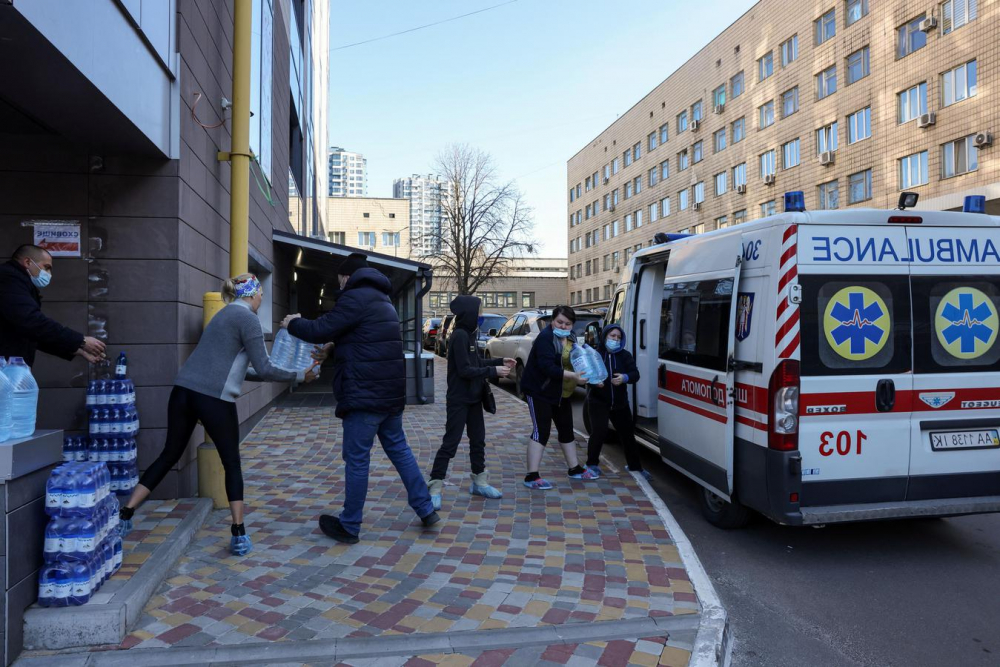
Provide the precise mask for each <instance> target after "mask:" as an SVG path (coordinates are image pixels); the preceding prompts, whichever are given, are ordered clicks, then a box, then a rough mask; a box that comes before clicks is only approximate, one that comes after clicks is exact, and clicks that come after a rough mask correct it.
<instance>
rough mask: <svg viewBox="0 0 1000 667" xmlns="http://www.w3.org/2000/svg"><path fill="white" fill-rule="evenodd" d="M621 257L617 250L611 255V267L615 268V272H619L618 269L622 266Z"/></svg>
mask: <svg viewBox="0 0 1000 667" xmlns="http://www.w3.org/2000/svg"><path fill="white" fill-rule="evenodd" d="M620 257H621V253H620V252H619V251H617V250H615V251H614V252H613V253H611V266H612V267H613V268H614V270H615V271H617V270H618V268H619V267H620V266H621V262H620V261H619V258H620Z"/></svg>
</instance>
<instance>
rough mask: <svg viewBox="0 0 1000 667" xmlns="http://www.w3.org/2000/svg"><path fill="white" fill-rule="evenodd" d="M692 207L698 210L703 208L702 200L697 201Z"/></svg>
mask: <svg viewBox="0 0 1000 667" xmlns="http://www.w3.org/2000/svg"><path fill="white" fill-rule="evenodd" d="M691 208H693V209H694V210H696V211H697V210H698V209H700V208H701V202H700V201H696V202H695V203H693V204H691Z"/></svg>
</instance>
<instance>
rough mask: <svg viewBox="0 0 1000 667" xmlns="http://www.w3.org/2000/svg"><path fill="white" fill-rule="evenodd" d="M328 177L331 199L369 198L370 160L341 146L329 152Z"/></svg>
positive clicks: (332, 148) (334, 147)
mask: <svg viewBox="0 0 1000 667" xmlns="http://www.w3.org/2000/svg"><path fill="white" fill-rule="evenodd" d="M327 177H328V179H329V184H330V189H329V191H328V192H329V195H330V196H331V197H367V196H368V160H367V159H365V156H364V155H362V154H361V153H352V152H350V151H347V150H344V149H343V148H340V147H339V146H333V147H331V148H330V150H329V151H328V152H327Z"/></svg>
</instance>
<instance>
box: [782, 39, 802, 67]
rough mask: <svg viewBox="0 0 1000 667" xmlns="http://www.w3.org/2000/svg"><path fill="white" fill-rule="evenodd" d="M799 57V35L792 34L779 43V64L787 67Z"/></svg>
mask: <svg viewBox="0 0 1000 667" xmlns="http://www.w3.org/2000/svg"><path fill="white" fill-rule="evenodd" d="M798 57H799V36H798V35H792V37H791V38H790V39H787V40H785V41H784V42H782V43H781V66H782V67H788V66H789V65H791V64H792V63H793V62H795V61H796V60H797V59H798Z"/></svg>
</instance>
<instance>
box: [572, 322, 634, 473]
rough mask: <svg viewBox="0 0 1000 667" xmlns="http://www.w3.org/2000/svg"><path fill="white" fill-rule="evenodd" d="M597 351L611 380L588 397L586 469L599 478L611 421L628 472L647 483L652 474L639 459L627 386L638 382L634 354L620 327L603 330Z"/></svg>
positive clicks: (597, 386)
mask: <svg viewBox="0 0 1000 667" xmlns="http://www.w3.org/2000/svg"><path fill="white" fill-rule="evenodd" d="M597 351H598V352H599V353H600V355H601V359H603V360H604V366H605V367H606V368H607V369H608V379H607V380H605V381H604V382H602V383H601V384H599V385H596V386H591V387H590V391H589V393H588V396H587V409H588V410H589V412H590V429H591V431H590V441H589V442H588V444H587V469H588V470H590V471H591V472H592V473H594V475H595V476H597V477H600V475H601V468H600V463H601V448H602V447H603V446H604V437H605V436H606V435H607V433H608V421H609V420H610V421H611V423H612V424H614V427H615V431H617V432H618V437H619V439H620V440H621V443H622V447H623V448H624V450H625V462H626V463H627V464H628V465H627V469H628V470H631V471H633V472H639V473H642V475H643V476H644V477H646V478H647V479H648V478H649V473H647V472H646V471H645V470H643V469H642V459H641V458H639V445H638V444H636V441H635V423H634V422H633V421H632V408H630V407H629V404H628V388H627V385H630V384H635V383H636V382H638V381H639V368H638V367H637V366H636V365H635V359H633V358H632V354H631V353H630V352H629V351H628V350H626V349H625V332H624V331H623V330H622V328H621V327H620V326H618V325H617V324H609V325H608V326H606V327H604V330H603V331H602V332H601V337H600V340H599V341H598V345H597Z"/></svg>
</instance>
